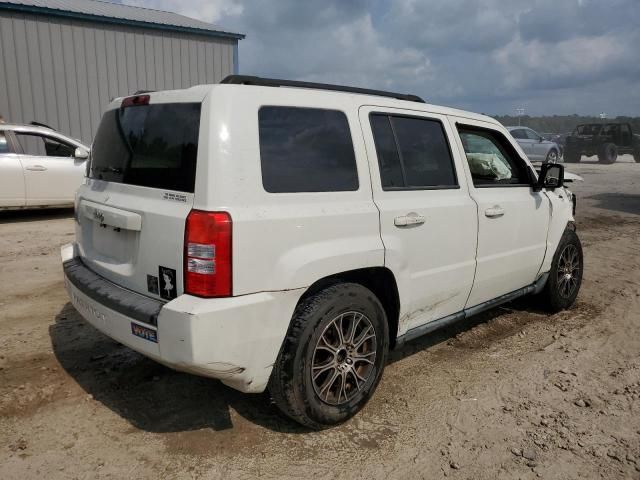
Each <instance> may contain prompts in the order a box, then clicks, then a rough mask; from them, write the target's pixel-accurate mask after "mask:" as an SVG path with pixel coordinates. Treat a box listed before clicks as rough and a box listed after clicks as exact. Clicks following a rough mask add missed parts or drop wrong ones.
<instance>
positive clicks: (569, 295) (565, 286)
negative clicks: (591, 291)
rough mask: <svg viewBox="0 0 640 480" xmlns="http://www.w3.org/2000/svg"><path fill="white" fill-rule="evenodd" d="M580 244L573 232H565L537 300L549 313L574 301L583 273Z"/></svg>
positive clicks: (567, 306)
mask: <svg viewBox="0 0 640 480" xmlns="http://www.w3.org/2000/svg"><path fill="white" fill-rule="evenodd" d="M583 269H584V267H583V256H582V244H581V243H580V239H579V238H578V235H577V234H576V232H574V231H573V230H570V229H567V230H565V232H564V234H563V235H562V238H561V239H560V244H559V245H558V248H557V249H556V253H555V255H554V256H553V262H552V264H551V271H550V272H549V278H548V279H547V283H546V284H545V286H544V289H543V290H542V292H541V293H540V295H539V299H540V301H541V303H542V305H543V307H545V309H547V310H548V311H550V312H553V313H555V312H559V311H560V310H564V309H566V308H569V307H570V306H571V305H573V303H574V302H575V301H576V297H577V296H578V292H579V291H580V285H582V272H583Z"/></svg>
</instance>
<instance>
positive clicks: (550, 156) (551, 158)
mask: <svg viewBox="0 0 640 480" xmlns="http://www.w3.org/2000/svg"><path fill="white" fill-rule="evenodd" d="M545 162H546V163H557V162H558V151H557V150H556V149H555V148H552V149H551V150H549V153H547V158H546V159H545Z"/></svg>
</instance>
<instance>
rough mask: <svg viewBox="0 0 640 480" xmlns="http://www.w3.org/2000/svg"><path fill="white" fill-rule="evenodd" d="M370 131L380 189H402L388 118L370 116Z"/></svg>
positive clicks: (398, 164) (401, 179) (400, 173)
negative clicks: (371, 131) (376, 160)
mask: <svg viewBox="0 0 640 480" xmlns="http://www.w3.org/2000/svg"><path fill="white" fill-rule="evenodd" d="M371 129H372V130H373V138H374V140H375V143H376V151H377V154H378V165H379V166H380V178H381V179H382V188H394V187H396V188H397V187H404V186H405V183H404V178H403V176H402V167H401V165H400V156H399V155H398V148H397V146H396V141H395V139H394V137H393V131H392V130H391V122H390V120H389V117H388V116H386V115H372V116H371Z"/></svg>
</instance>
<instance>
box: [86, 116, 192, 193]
mask: <svg viewBox="0 0 640 480" xmlns="http://www.w3.org/2000/svg"><path fill="white" fill-rule="evenodd" d="M199 128H200V103H164V104H156V105H140V106H131V107H126V108H118V109H116V110H109V111H108V112H106V113H105V114H104V116H103V117H102V121H101V122H100V126H99V127H98V132H97V133H96V137H95V140H94V142H93V146H92V149H91V164H90V169H89V177H90V178H95V179H98V180H106V181H109V182H117V183H126V184H130V185H140V186H143V187H151V188H162V189H167V190H178V191H181V192H190V193H193V190H194V185H195V176H196V156H197V153H198V130H199Z"/></svg>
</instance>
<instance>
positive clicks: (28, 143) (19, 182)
mask: <svg viewBox="0 0 640 480" xmlns="http://www.w3.org/2000/svg"><path fill="white" fill-rule="evenodd" d="M88 157H89V147H88V146H87V145H84V144H83V143H81V142H79V141H78V140H75V139H73V138H71V137H68V136H66V135H63V134H61V133H59V132H56V131H55V130H52V129H51V128H48V127H45V126H42V125H12V124H6V123H0V210H14V209H22V208H42V207H63V206H71V205H73V202H74V197H75V193H76V190H77V189H78V187H79V186H80V184H81V183H82V182H83V180H84V175H85V169H86V163H87V158H88Z"/></svg>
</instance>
